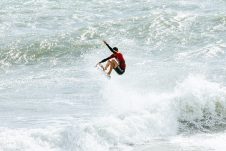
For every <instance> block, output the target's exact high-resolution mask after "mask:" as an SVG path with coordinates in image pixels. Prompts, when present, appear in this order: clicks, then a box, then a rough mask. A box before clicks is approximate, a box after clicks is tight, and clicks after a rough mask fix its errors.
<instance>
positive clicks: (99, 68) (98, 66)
mask: <svg viewBox="0 0 226 151" xmlns="http://www.w3.org/2000/svg"><path fill="white" fill-rule="evenodd" d="M97 70H99V71H100V72H101V74H103V75H104V76H105V77H106V78H108V79H111V76H109V75H108V74H107V73H106V72H105V71H104V70H103V66H102V67H101V65H97Z"/></svg>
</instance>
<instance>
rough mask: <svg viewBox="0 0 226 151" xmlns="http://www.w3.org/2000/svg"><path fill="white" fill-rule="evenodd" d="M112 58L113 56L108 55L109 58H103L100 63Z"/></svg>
mask: <svg viewBox="0 0 226 151" xmlns="http://www.w3.org/2000/svg"><path fill="white" fill-rule="evenodd" d="M111 58H112V56H110V57H107V58H105V59H103V60H102V61H100V62H99V63H103V62H105V61H107V60H109V59H111Z"/></svg>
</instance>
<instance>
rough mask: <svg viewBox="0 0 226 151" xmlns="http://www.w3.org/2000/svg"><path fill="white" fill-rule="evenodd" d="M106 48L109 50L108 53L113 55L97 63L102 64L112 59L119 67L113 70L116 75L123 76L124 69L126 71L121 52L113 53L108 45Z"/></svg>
mask: <svg viewBox="0 0 226 151" xmlns="http://www.w3.org/2000/svg"><path fill="white" fill-rule="evenodd" d="M106 45H107V47H108V48H109V49H110V51H111V52H112V53H113V54H112V55H111V56H109V57H107V58H106V59H103V60H102V61H101V62H99V63H102V62H105V61H107V60H109V59H112V58H115V59H116V60H117V61H118V63H119V65H118V67H116V68H115V69H114V70H115V71H116V72H117V73H118V74H123V73H124V72H125V69H126V63H125V59H124V57H123V55H122V53H121V52H118V51H115V50H113V49H112V48H111V47H110V46H109V45H108V44H106Z"/></svg>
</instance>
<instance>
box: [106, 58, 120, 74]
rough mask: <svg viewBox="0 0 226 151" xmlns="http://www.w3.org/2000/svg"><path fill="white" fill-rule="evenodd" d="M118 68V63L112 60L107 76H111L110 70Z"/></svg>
mask: <svg viewBox="0 0 226 151" xmlns="http://www.w3.org/2000/svg"><path fill="white" fill-rule="evenodd" d="M117 66H118V63H117V61H115V60H114V59H112V60H111V62H110V69H109V71H108V73H107V74H108V75H110V74H111V71H112V69H114V68H116V67H117Z"/></svg>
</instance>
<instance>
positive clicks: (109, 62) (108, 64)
mask: <svg viewBox="0 0 226 151" xmlns="http://www.w3.org/2000/svg"><path fill="white" fill-rule="evenodd" d="M110 64H111V61H110V60H108V62H107V64H106V65H105V67H104V70H107V68H108V67H109V66H110Z"/></svg>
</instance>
